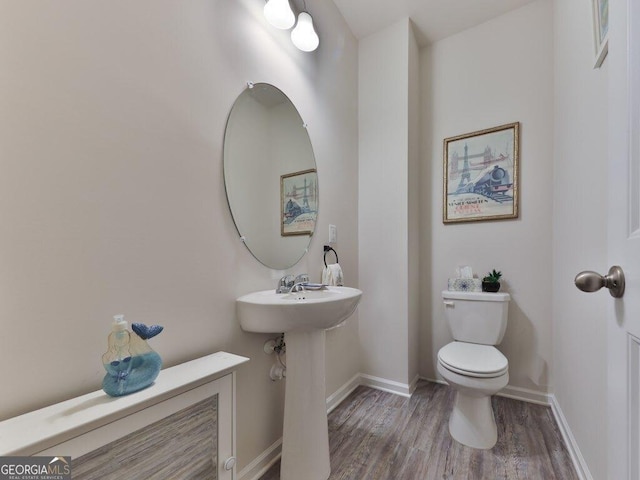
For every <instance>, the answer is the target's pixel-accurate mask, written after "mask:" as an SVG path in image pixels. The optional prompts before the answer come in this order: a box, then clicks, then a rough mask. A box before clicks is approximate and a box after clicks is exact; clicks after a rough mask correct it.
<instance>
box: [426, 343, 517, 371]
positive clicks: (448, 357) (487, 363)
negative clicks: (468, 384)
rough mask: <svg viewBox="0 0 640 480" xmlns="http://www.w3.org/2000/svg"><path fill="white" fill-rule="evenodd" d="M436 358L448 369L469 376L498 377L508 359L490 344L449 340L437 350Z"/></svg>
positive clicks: (506, 368) (506, 366)
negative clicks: (449, 341) (448, 342)
mask: <svg viewBox="0 0 640 480" xmlns="http://www.w3.org/2000/svg"><path fill="white" fill-rule="evenodd" d="M438 360H440V362H441V363H442V364H443V366H444V367H446V368H448V369H449V370H451V371H453V372H456V373H459V374H461V375H467V376H470V377H499V376H500V375H502V374H503V373H505V372H506V371H507V370H508V368H509V361H508V360H507V357H505V356H504V355H503V354H502V353H501V352H500V351H499V350H498V349H497V348H495V347H494V346H492V345H479V344H477V343H466V342H451V343H450V344H448V345H445V346H444V347H442V348H441V349H440V351H439V352H438Z"/></svg>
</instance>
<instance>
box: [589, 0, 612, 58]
mask: <svg viewBox="0 0 640 480" xmlns="http://www.w3.org/2000/svg"><path fill="white" fill-rule="evenodd" d="M591 2H592V3H593V41H594V46H595V51H596V63H595V65H594V67H593V68H600V66H601V65H602V62H604V59H605V57H606V56H607V52H608V51H609V0H591Z"/></svg>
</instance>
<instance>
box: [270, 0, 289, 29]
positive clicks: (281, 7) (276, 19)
mask: <svg viewBox="0 0 640 480" xmlns="http://www.w3.org/2000/svg"><path fill="white" fill-rule="evenodd" d="M264 16H265V18H266V19H267V21H268V22H269V23H270V24H271V25H273V26H274V27H276V28H280V29H282V30H287V29H289V28H291V27H293V24H294V23H295V21H296V16H295V15H294V14H293V11H292V10H291V6H290V5H289V0H269V1H268V2H267V4H266V5H265V6H264Z"/></svg>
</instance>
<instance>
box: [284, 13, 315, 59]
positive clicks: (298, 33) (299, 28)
mask: <svg viewBox="0 0 640 480" xmlns="http://www.w3.org/2000/svg"><path fill="white" fill-rule="evenodd" d="M291 41H292V42H293V44H294V45H295V46H296V47H298V48H299V49H300V50H302V51H303V52H312V51H314V50H315V49H316V48H318V45H319V44H320V39H319V38H318V34H317V33H316V31H315V30H314V29H313V19H312V18H311V15H309V14H308V13H307V12H302V13H301V14H300V15H298V24H297V25H296V28H294V29H293V30H292V31H291Z"/></svg>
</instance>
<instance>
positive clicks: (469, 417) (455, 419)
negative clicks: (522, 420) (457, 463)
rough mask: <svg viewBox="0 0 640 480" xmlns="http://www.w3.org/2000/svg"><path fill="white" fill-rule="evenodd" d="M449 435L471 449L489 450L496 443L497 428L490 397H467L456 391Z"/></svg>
mask: <svg viewBox="0 0 640 480" xmlns="http://www.w3.org/2000/svg"><path fill="white" fill-rule="evenodd" d="M449 433H450V434H451V436H452V437H453V438H454V439H455V440H457V441H458V442H460V443H462V444H463V445H466V446H468V447H472V448H480V449H489V448H492V447H493V446H494V445H495V444H496V442H497V441H498V428H497V426H496V420H495V417H494V416H493V408H492V407H491V397H490V396H482V397H478V396H469V395H465V394H464V392H462V391H460V390H458V391H457V392H456V398H455V403H454V406H453V411H452V412H451V417H450V418H449Z"/></svg>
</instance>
